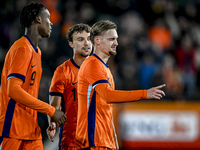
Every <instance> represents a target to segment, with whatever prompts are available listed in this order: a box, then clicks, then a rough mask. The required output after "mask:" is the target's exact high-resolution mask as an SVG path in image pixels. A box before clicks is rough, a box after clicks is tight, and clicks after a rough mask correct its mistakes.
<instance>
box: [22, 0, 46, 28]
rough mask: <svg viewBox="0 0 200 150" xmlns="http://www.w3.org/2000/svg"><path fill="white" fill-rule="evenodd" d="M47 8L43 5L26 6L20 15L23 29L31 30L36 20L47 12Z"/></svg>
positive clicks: (32, 4)
mask: <svg viewBox="0 0 200 150" xmlns="http://www.w3.org/2000/svg"><path fill="white" fill-rule="evenodd" d="M45 9H46V7H45V6H44V5H43V4H38V3H31V4H29V5H26V6H25V7H24V8H23V9H22V11H21V13H20V24H21V27H22V28H26V27H27V28H29V27H30V26H31V24H32V22H33V21H35V18H36V17H37V16H39V15H40V13H41V12H42V11H43V10H45Z"/></svg>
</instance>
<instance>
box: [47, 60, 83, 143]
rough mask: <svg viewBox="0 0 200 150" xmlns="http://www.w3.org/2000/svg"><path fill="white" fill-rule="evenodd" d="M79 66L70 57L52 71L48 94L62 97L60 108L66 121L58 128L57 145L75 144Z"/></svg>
mask: <svg viewBox="0 0 200 150" xmlns="http://www.w3.org/2000/svg"><path fill="white" fill-rule="evenodd" d="M79 68H80V67H79V66H78V65H77V64H76V63H75V62H74V60H73V59H72V58H71V59H69V60H67V61H65V62H64V63H63V64H62V65H60V66H58V67H57V68H56V70H55V72H54V75H53V78H52V81H51V86H50V89H49V94H50V95H51V96H60V97H62V102H61V109H62V111H63V112H65V115H66V116H67V122H66V123H65V124H64V126H63V127H61V128H60V133H59V146H62V145H64V146H65V147H66V146H75V133H76V123H77V111H78V101H77V81H78V78H77V76H78V71H79Z"/></svg>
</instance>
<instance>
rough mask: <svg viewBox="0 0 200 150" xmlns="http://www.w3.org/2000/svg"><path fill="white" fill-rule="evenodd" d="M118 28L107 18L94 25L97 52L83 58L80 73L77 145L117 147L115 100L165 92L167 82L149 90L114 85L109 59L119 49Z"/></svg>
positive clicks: (103, 148)
mask: <svg viewBox="0 0 200 150" xmlns="http://www.w3.org/2000/svg"><path fill="white" fill-rule="evenodd" d="M116 30H117V26H116V24H115V23H113V22H111V21H108V20H103V21H99V22H97V23H95V24H94V25H93V26H92V28H91V32H90V37H91V42H92V43H93V46H94V53H93V54H92V56H90V57H88V58H87V59H86V60H85V61H84V62H83V64H82V65H81V67H80V70H79V74H78V118H77V129H76V147H77V148H78V149H91V150H95V149H98V150H106V149H116V142H115V132H114V128H113V114H112V113H113V112H112V103H119V102H131V101H137V100H142V99H161V98H162V96H164V95H165V93H164V92H163V91H162V90H160V89H161V88H162V87H164V86H165V84H163V85H160V86H157V87H153V88H150V89H148V90H132V91H123V90H115V89H114V80H113V76H112V74H111V72H110V70H109V66H108V65H107V64H106V63H107V61H108V59H109V57H110V56H111V55H116V53H117V52H116V48H117V45H118V42H117V39H118V34H117V31H116Z"/></svg>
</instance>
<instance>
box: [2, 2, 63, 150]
mask: <svg viewBox="0 0 200 150" xmlns="http://www.w3.org/2000/svg"><path fill="white" fill-rule="evenodd" d="M20 23H21V25H22V27H24V28H25V35H24V36H22V37H21V38H20V39H18V40H17V41H15V43H14V44H13V45H12V46H11V48H10V49H9V51H8V53H7V55H6V58H5V62H4V67H3V71H2V76H1V97H0V137H1V138H3V141H2V145H1V146H2V150H22V149H23V150H25V149H27V150H43V149H44V148H43V143H42V135H41V129H40V127H39V125H38V120H37V111H38V112H41V113H46V114H48V115H49V116H51V117H52V118H54V119H55V120H56V121H57V122H58V123H59V125H60V126H62V125H63V124H64V123H65V122H66V116H65V114H64V113H63V112H62V111H60V110H57V109H55V108H54V107H53V106H51V105H49V104H47V103H45V102H43V101H41V100H39V99H38V91H39V84H40V79H41V75H42V65H41V51H40V48H39V47H38V44H39V42H40V41H41V40H42V38H48V37H49V36H50V33H51V26H52V23H51V21H50V13H49V11H48V10H47V9H46V8H45V6H44V5H42V4H38V3H31V4H29V5H27V6H25V7H24V8H23V9H22V11H21V13H20Z"/></svg>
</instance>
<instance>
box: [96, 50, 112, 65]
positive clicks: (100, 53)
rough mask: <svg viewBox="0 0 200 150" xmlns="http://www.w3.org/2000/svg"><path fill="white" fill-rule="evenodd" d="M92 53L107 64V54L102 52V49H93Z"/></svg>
mask: <svg viewBox="0 0 200 150" xmlns="http://www.w3.org/2000/svg"><path fill="white" fill-rule="evenodd" d="M94 54H96V55H97V56H98V57H99V58H101V59H102V61H103V62H104V63H105V64H107V62H108V59H109V57H110V56H109V55H107V54H105V53H103V52H102V51H94Z"/></svg>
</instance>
